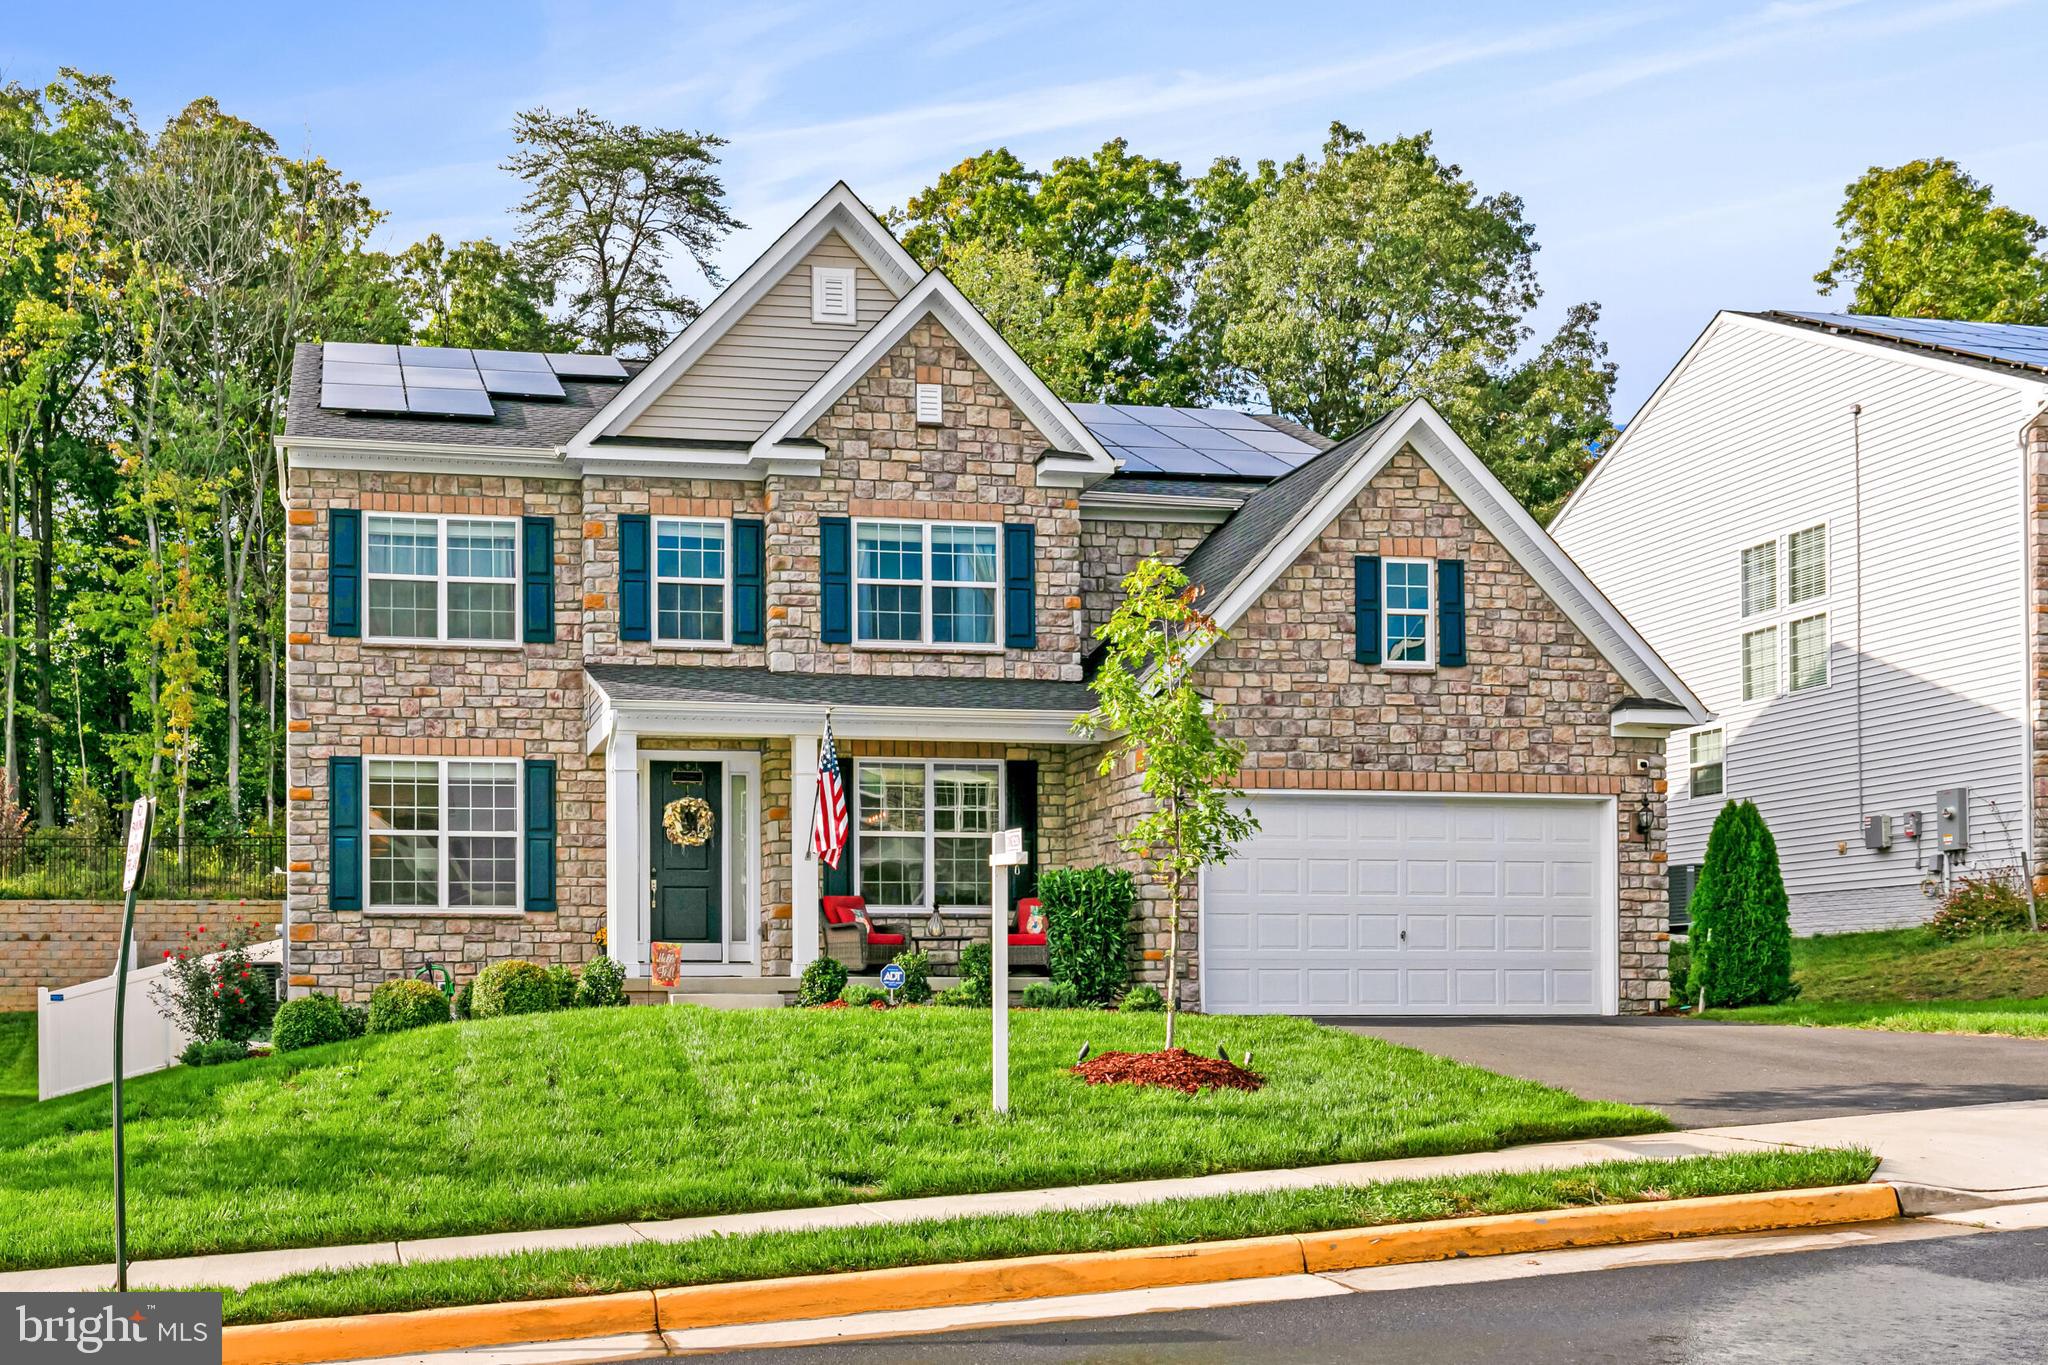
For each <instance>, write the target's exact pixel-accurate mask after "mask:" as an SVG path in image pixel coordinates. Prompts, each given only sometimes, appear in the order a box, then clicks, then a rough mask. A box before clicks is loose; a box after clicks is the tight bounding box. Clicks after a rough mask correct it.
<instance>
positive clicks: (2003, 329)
mask: <svg viewBox="0 0 2048 1365" xmlns="http://www.w3.org/2000/svg"><path fill="white" fill-rule="evenodd" d="M1780 316H1784V317H1791V318H1798V319H1800V320H1802V321H1805V322H1811V323H1818V324H1820V325H1821V326H1823V327H1832V328H1836V329H1838V330H1841V331H1845V332H1856V333H1862V334H1864V335H1867V336H1873V337H1882V338H1887V339H1889V340H1893V341H1903V342H1908V343H1910V344H1912V345H1916V346H1932V347H1936V348H1938V349H1940V350H1944V351H1951V352H1954V353H1956V354H1958V355H1965V356H1973V357H1975V358H1977V359H1980V360H1991V361H1997V362H1999V363H2001V364H2006V365H2019V366H2023V367H2025V368H2027V369H2030V370H2048V327H2037V326H2032V325H2029V324H2025V323H2017V322H1960V321H1955V320H1952V319H1948V318H1889V317H1878V316H1866V315H1865V314H1862V313H1805V312H1799V311H1796V310H1786V311H1785V312H1783V313H1782V314H1780Z"/></svg>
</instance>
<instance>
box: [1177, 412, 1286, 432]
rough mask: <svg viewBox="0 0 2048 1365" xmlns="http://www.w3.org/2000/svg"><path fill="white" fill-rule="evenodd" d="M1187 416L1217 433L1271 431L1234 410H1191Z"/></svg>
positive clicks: (1255, 420)
mask: <svg viewBox="0 0 2048 1365" xmlns="http://www.w3.org/2000/svg"><path fill="white" fill-rule="evenodd" d="M1186 411H1188V414H1189V415H1190V416H1192V417H1193V418H1194V419H1195V420H1196V421H1198V422H1201V423H1202V424H1203V425H1205V426H1212V427H1215V428H1217V429H1218V430H1219V431H1271V430H1272V428H1271V427H1269V426H1267V425H1266V424H1265V423H1264V422H1261V421H1260V420H1259V419H1258V418H1256V417H1254V416H1252V415H1251V414H1250V413H1248V412H1239V411H1238V410H1237V409H1236V408H1193V409H1187V410H1186Z"/></svg>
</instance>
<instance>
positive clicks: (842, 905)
mask: <svg viewBox="0 0 2048 1365" xmlns="http://www.w3.org/2000/svg"><path fill="white" fill-rule="evenodd" d="M821 904H822V905H823V907H824V910H825V922H826V923H827V924H851V923H853V921H854V919H855V918H856V917H858V918H859V919H860V920H861V922H862V923H863V924H865V923H866V922H867V902H866V901H864V900H862V899H861V898H860V897H859V896H826V897H823V898H822V900H821Z"/></svg>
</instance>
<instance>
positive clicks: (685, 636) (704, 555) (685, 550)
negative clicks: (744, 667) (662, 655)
mask: <svg viewBox="0 0 2048 1365" xmlns="http://www.w3.org/2000/svg"><path fill="white" fill-rule="evenodd" d="M731 589H732V528H731V524H730V523H729V522H725V521H702V520H696V519H692V518H680V517H657V518H655V522H654V639H655V642H656V643H657V644H672V645H725V644H730V643H731V642H732V612H731V610H730V599H731Z"/></svg>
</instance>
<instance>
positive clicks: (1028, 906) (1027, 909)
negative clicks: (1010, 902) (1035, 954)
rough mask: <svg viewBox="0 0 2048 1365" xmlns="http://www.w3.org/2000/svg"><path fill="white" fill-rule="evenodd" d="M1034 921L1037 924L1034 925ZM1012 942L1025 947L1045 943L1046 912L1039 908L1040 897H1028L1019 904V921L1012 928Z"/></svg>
mask: <svg viewBox="0 0 2048 1365" xmlns="http://www.w3.org/2000/svg"><path fill="white" fill-rule="evenodd" d="M1034 920H1035V921H1037V922H1036V923H1033V922H1032V921H1034ZM1010 942H1012V943H1020V944H1025V945H1036V944H1042V943H1044V942H1045V912H1044V910H1043V909H1041V908H1040V906H1039V903H1038V897H1036V896H1026V897H1024V898H1023V899H1022V900H1020V901H1018V902H1017V919H1016V922H1015V923H1013V924H1012V925H1011V926H1010Z"/></svg>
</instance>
